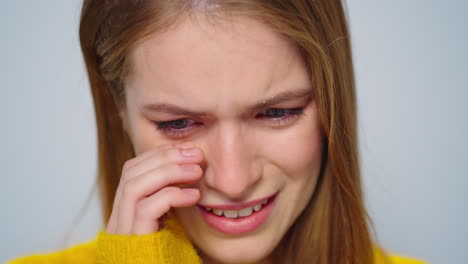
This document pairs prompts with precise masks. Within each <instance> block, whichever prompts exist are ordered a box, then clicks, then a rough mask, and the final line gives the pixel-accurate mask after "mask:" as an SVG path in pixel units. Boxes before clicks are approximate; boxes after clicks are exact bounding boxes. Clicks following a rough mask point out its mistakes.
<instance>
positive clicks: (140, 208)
mask: <svg viewBox="0 0 468 264" xmlns="http://www.w3.org/2000/svg"><path fill="white" fill-rule="evenodd" d="M150 216H151V208H150V205H149V203H146V202H144V201H142V202H140V203H138V204H137V205H136V206H135V217H137V218H139V219H141V218H148V217H150Z"/></svg>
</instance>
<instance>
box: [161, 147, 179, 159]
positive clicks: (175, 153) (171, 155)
mask: <svg viewBox="0 0 468 264" xmlns="http://www.w3.org/2000/svg"><path fill="white" fill-rule="evenodd" d="M164 154H165V156H166V158H167V159H168V160H170V161H179V160H181V158H182V155H181V153H180V150H179V149H177V148H169V149H166V150H165V153H164Z"/></svg>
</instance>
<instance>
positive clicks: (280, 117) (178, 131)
mask: <svg viewBox="0 0 468 264" xmlns="http://www.w3.org/2000/svg"><path fill="white" fill-rule="evenodd" d="M301 114H303V108H290V109H284V108H270V109H267V110H265V111H264V112H262V113H260V114H258V115H257V116H256V118H260V119H266V120H265V121H264V122H268V123H272V124H273V125H275V126H280V125H284V124H287V123H289V122H291V121H292V120H293V119H295V118H297V117H298V116H300V115H301ZM155 123H156V125H157V129H158V130H161V131H162V132H163V133H165V134H167V135H169V136H174V137H181V136H185V135H187V134H188V133H190V130H192V129H194V127H196V126H200V125H202V124H201V123H200V122H197V121H194V120H192V119H188V118H182V119H177V120H171V121H164V122H155Z"/></svg>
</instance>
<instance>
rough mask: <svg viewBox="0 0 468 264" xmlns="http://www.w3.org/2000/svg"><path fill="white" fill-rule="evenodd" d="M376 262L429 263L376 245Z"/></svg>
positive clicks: (396, 263) (378, 263)
mask: <svg viewBox="0 0 468 264" xmlns="http://www.w3.org/2000/svg"><path fill="white" fill-rule="evenodd" d="M374 263H375V264H429V263H428V262H425V261H422V260H418V259H416V258H413V257H410V256H405V255H402V254H398V253H394V252H393V253H392V252H389V251H388V250H386V249H384V248H382V247H380V246H377V245H375V247H374Z"/></svg>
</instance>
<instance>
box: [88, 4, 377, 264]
mask: <svg viewBox="0 0 468 264" xmlns="http://www.w3.org/2000/svg"><path fill="white" fill-rule="evenodd" d="M193 12H203V13H206V14H210V15H216V14H222V15H224V16H226V15H228V14H232V15H243V16H249V17H254V18H257V19H259V20H261V21H264V22H266V23H267V24H268V25H269V26H271V28H272V29H273V30H275V31H277V32H279V33H280V34H283V35H284V36H285V37H286V38H287V39H288V40H289V41H291V42H292V43H294V44H295V46H296V47H297V48H298V50H299V51H300V53H301V55H302V57H303V59H304V61H305V62H306V65H307V68H308V71H309V74H310V79H311V81H312V87H313V89H314V92H315V100H316V104H317V107H318V112H319V118H320V122H321V128H322V131H323V134H324V139H323V144H324V148H323V149H324V150H323V155H322V157H323V158H322V159H323V160H322V167H321V172H320V176H319V181H318V183H317V186H316V191H315V193H314V194H313V196H312V198H311V199H310V201H309V203H308V205H307V206H306V208H305V209H304V211H303V212H302V214H301V215H300V216H299V217H298V219H297V220H296V222H295V223H294V224H293V225H292V227H291V228H290V230H289V231H288V232H287V233H286V234H285V236H284V238H283V239H282V241H281V242H280V243H279V245H278V246H277V248H276V250H275V253H274V254H277V256H278V257H277V259H283V260H287V261H284V262H282V263H340V264H341V263H356V264H357V263H359V264H371V263H374V260H373V258H374V250H376V249H379V247H378V246H377V244H374V243H373V238H372V233H371V232H370V230H371V227H372V222H371V221H370V219H369V217H368V215H367V213H366V210H365V206H364V201H363V193H362V186H361V179H360V168H359V155H358V138H357V116H356V111H357V109H356V92H355V81H354V73H353V64H352V54H351V43H350V35H349V30H348V25H347V19H346V16H345V12H344V9H343V3H342V2H341V0H309V1H306V0H275V1H273V0H272V1H264V0H154V1H147V0H85V1H84V4H83V9H82V14H81V21H80V41H81V48H82V52H83V54H84V59H85V63H86V68H87V71H88V75H89V81H90V85H91V92H92V96H93V100H94V106H95V113H96V122H97V130H98V131H97V132H98V162H99V163H98V180H99V186H100V195H101V202H102V208H103V217H104V219H108V218H109V216H110V213H111V209H112V204H113V201H114V195H115V193H116V189H117V186H118V184H119V178H120V175H121V170H122V166H123V164H124V162H125V161H127V160H128V159H131V158H133V157H134V156H135V153H134V151H133V147H132V145H131V142H130V140H129V137H128V135H127V134H126V133H125V131H124V129H123V126H122V123H121V119H120V117H119V114H118V113H119V109H120V107H123V106H124V102H125V100H124V98H125V93H124V87H123V80H124V79H125V77H126V76H127V75H128V74H129V73H130V72H131V70H132V68H131V67H132V65H130V63H129V54H130V53H131V51H132V49H133V48H134V47H135V46H136V45H137V44H138V43H140V42H141V41H142V40H144V39H145V37H147V36H149V35H150V34H152V33H158V32H161V31H163V30H167V29H168V28H169V27H170V26H171V25H174V24H175V23H176V22H177V19H178V18H179V17H180V16H181V15H182V14H190V13H193ZM220 17H222V16H220ZM380 249H381V248H380ZM382 253H383V251H382Z"/></svg>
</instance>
